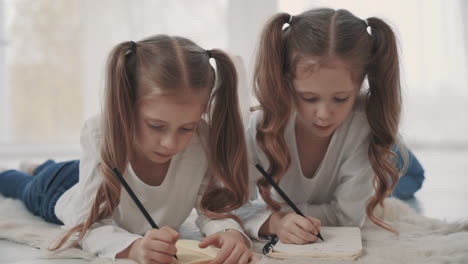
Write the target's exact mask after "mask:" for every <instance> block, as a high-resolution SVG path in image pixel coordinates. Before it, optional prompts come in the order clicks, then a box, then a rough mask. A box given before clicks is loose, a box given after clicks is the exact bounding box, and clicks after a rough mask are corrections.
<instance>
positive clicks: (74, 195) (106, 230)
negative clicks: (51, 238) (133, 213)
mask: <svg viewBox="0 0 468 264" xmlns="http://www.w3.org/2000/svg"><path fill="white" fill-rule="evenodd" d="M80 141H81V147H82V154H81V157H80V170H79V171H80V179H79V182H78V183H77V184H76V185H75V186H73V187H72V188H71V189H70V190H68V191H67V192H65V193H64V194H63V196H62V197H61V199H60V200H59V202H58V203H57V205H56V214H57V216H58V217H59V219H60V220H61V221H62V222H63V223H64V225H65V227H66V228H72V227H74V226H76V225H78V224H80V223H83V222H84V221H85V219H86V218H87V217H88V216H89V213H90V211H91V206H92V204H93V202H94V199H95V197H96V192H97V189H98V187H99V185H100V184H101V182H102V175H101V172H100V169H99V162H100V155H99V153H100V149H99V148H100V141H101V132H100V129H99V119H97V118H93V119H90V120H88V121H87V122H86V123H85V125H84V126H83V129H82V130H81V139H80ZM139 238H142V236H140V235H137V234H132V233H130V232H128V231H126V230H125V229H123V228H120V227H118V226H115V225H113V223H112V216H110V217H108V218H107V219H104V220H102V221H100V222H98V223H95V224H93V226H92V229H90V230H89V231H88V233H87V234H86V236H85V237H84V238H83V240H82V241H81V247H82V248H83V250H85V251H87V252H89V253H92V254H95V255H97V256H100V257H105V258H115V256H116V254H117V253H118V252H120V251H122V250H124V249H125V248H127V247H129V246H130V245H131V244H132V243H133V242H135V241H136V240H137V239H139Z"/></svg>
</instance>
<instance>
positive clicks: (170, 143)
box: [160, 133, 177, 153]
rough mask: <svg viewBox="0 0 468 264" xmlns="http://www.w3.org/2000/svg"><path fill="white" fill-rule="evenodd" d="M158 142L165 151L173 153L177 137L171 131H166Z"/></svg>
mask: <svg viewBox="0 0 468 264" xmlns="http://www.w3.org/2000/svg"><path fill="white" fill-rule="evenodd" d="M160 144H161V146H162V147H163V148H164V149H166V151H167V152H170V153H173V152H175V150H176V149H177V137H176V135H175V134H173V133H167V134H165V135H164V136H163V137H162V139H161V143H160Z"/></svg>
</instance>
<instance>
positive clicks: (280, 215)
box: [245, 9, 401, 244]
mask: <svg viewBox="0 0 468 264" xmlns="http://www.w3.org/2000/svg"><path fill="white" fill-rule="evenodd" d="M285 25H287V27H285V28H284V26H285ZM283 28H284V29H283ZM366 77H367V80H368V87H364V86H363V82H364V80H365V79H366ZM254 89H255V95H256V97H257V99H258V101H259V103H260V106H259V110H260V111H257V112H255V113H254V114H253V116H252V118H251V121H250V124H249V128H248V130H247V131H248V139H247V140H248V146H249V147H250V148H251V149H250V153H251V155H252V157H251V159H252V160H253V161H254V163H257V162H259V163H260V164H262V166H263V167H264V168H265V169H268V172H269V173H270V174H271V175H272V177H273V178H274V179H275V180H276V181H277V182H279V185H280V187H281V188H282V189H283V190H284V191H285V193H286V194H288V195H289V198H291V200H292V201H293V202H294V203H295V204H296V205H297V206H298V207H299V209H300V210H301V211H302V212H303V213H304V214H305V215H306V216H307V218H304V217H301V216H299V215H297V214H295V213H291V212H290V211H291V210H290V209H289V207H288V206H283V204H282V203H281V202H280V200H279V199H278V198H277V197H278V196H277V195H276V193H271V186H270V185H269V184H268V183H267V182H266V180H264V179H262V176H261V174H260V173H258V172H257V171H256V170H255V169H253V170H251V174H252V177H254V179H256V180H257V179H259V180H258V183H257V185H258V188H259V191H260V194H261V196H262V198H263V199H264V200H265V202H266V203H267V205H268V206H269V208H270V209H271V210H272V211H273V213H271V212H270V211H268V210H264V211H263V213H261V212H258V213H257V214H255V215H251V216H250V217H249V218H245V221H246V223H245V224H246V226H248V225H249V223H250V222H252V221H259V222H261V224H259V225H257V227H258V229H256V230H249V234H250V235H251V236H254V237H257V236H258V235H259V234H260V235H268V234H277V235H278V237H279V239H280V241H282V242H284V243H295V244H302V243H309V242H313V241H316V240H317V237H316V235H317V232H319V231H320V225H327V226H362V225H363V223H364V220H365V218H366V215H367V216H368V217H369V218H370V219H371V220H372V221H373V222H374V223H375V224H377V225H379V226H380V227H382V228H385V229H387V230H390V231H392V232H396V231H395V230H394V229H392V227H391V226H389V225H388V224H386V223H384V222H383V221H382V220H381V219H379V218H378V217H376V216H374V214H373V211H374V208H375V207H376V206H377V205H378V204H382V201H383V199H384V198H385V197H386V196H388V195H389V194H390V193H391V190H392V189H393V188H394V186H395V184H396V183H397V180H398V175H399V172H398V170H397V169H396V167H395V165H396V164H395V163H396V162H395V161H396V155H395V153H394V152H393V151H392V146H394V144H395V143H396V139H397V134H398V123H399V119H400V107H401V98H400V81H399V64H398V54H397V45H396V41H395V35H394V33H393V31H392V29H391V28H390V27H389V26H388V25H387V24H386V23H385V22H384V21H382V20H381V19H379V18H375V17H372V18H369V19H367V20H362V19H360V18H357V17H356V16H354V15H353V14H351V13H350V12H349V11H347V10H333V9H314V10H310V11H307V12H304V13H302V14H300V15H298V16H294V17H293V16H291V15H289V14H286V13H280V14H277V15H275V16H274V17H273V18H272V19H271V20H270V21H269V22H268V23H267V25H266V26H265V28H264V30H263V32H262V36H261V41H260V46H259V48H258V55H257V64H256V69H255V74H254ZM253 165H255V164H253ZM326 239H327V238H326V237H325V240H326Z"/></svg>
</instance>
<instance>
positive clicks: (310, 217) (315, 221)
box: [306, 216, 322, 232]
mask: <svg viewBox="0 0 468 264" xmlns="http://www.w3.org/2000/svg"><path fill="white" fill-rule="evenodd" d="M306 218H307V220H309V221H310V222H312V224H314V226H315V228H316V229H317V231H319V232H320V227H321V226H322V223H321V221H320V219H317V218H315V217H312V216H307V217H306Z"/></svg>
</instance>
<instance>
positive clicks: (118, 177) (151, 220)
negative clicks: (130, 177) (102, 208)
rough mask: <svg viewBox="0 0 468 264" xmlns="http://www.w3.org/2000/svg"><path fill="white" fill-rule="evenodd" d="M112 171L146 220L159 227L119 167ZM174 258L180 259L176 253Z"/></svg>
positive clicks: (152, 225)
mask: <svg viewBox="0 0 468 264" xmlns="http://www.w3.org/2000/svg"><path fill="white" fill-rule="evenodd" d="M112 172H114V175H115V176H116V177H117V179H119V181H120V183H121V184H122V186H123V187H124V188H125V190H126V191H127V192H128V194H129V195H130V197H132V200H133V201H134V202H135V204H136V205H137V206H138V209H140V211H141V213H142V214H143V215H144V216H145V218H146V220H147V221H148V223H149V224H150V225H151V227H152V228H156V229H159V227H158V225H157V224H156V223H155V222H154V220H153V218H151V216H150V215H149V213H148V211H146V208H145V207H144V206H143V204H142V203H141V202H140V200H139V199H138V197H137V196H136V195H135V193H134V192H133V190H132V188H130V186H129V185H128V183H127V182H126V181H125V179H124V177H123V176H122V174H120V172H119V170H118V169H117V168H113V169H112ZM174 258H175V259H177V260H178V258H177V256H176V255H174Z"/></svg>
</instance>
